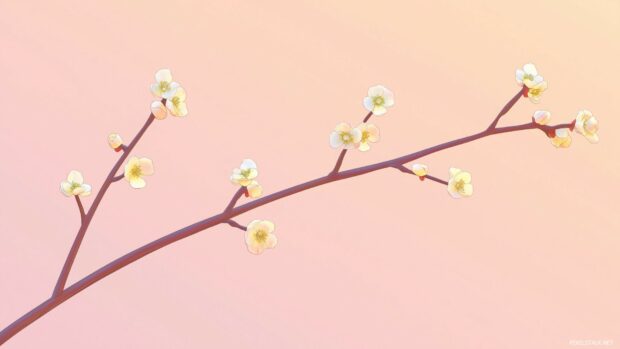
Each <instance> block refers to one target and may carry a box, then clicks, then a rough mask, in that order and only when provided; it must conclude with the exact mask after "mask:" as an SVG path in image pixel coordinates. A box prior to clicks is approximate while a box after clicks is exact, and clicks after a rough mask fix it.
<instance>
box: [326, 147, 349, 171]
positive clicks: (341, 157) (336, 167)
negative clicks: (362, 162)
mask: <svg viewBox="0 0 620 349" xmlns="http://www.w3.org/2000/svg"><path fill="white" fill-rule="evenodd" d="M345 155H347V149H342V151H341V152H340V155H339V156H338V160H336V165H334V169H333V170H332V171H331V172H330V173H329V174H330V175H335V174H336V173H338V171H340V167H342V162H343V161H344V157H345Z"/></svg>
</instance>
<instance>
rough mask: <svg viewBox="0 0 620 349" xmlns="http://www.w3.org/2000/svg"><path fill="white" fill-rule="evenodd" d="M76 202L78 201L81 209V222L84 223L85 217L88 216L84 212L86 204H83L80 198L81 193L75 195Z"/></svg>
mask: <svg viewBox="0 0 620 349" xmlns="http://www.w3.org/2000/svg"><path fill="white" fill-rule="evenodd" d="M75 202H77V205H78V209H79V210H80V223H81V224H84V219H85V218H86V213H85V212H84V205H82V200H80V197H79V195H76V196H75Z"/></svg>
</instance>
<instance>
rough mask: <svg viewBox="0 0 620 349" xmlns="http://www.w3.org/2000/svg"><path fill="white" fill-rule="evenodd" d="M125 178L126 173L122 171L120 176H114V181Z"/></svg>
mask: <svg viewBox="0 0 620 349" xmlns="http://www.w3.org/2000/svg"><path fill="white" fill-rule="evenodd" d="M123 178H125V174H124V173H121V174H119V175H118V176H116V177H114V178H112V182H118V181H120V180H121V179H123Z"/></svg>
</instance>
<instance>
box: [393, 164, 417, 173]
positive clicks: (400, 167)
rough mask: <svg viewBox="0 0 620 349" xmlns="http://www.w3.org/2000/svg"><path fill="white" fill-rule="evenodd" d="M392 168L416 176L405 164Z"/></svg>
mask: <svg viewBox="0 0 620 349" xmlns="http://www.w3.org/2000/svg"><path fill="white" fill-rule="evenodd" d="M392 167H394V168H395V169H397V170H399V171H400V172H403V173H407V174H414V173H413V171H412V170H410V169H408V168H407V167H405V165H403V164H398V165H394V166H392Z"/></svg>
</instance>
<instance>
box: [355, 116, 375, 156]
mask: <svg viewBox="0 0 620 349" xmlns="http://www.w3.org/2000/svg"><path fill="white" fill-rule="evenodd" d="M357 129H358V130H360V131H361V132H362V138H361V139H360V142H359V144H358V145H357V149H359V150H360V151H368V150H370V143H377V142H378V141H379V139H380V136H379V128H378V127H377V126H375V125H373V124H366V123H362V124H360V125H358V126H357Z"/></svg>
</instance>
